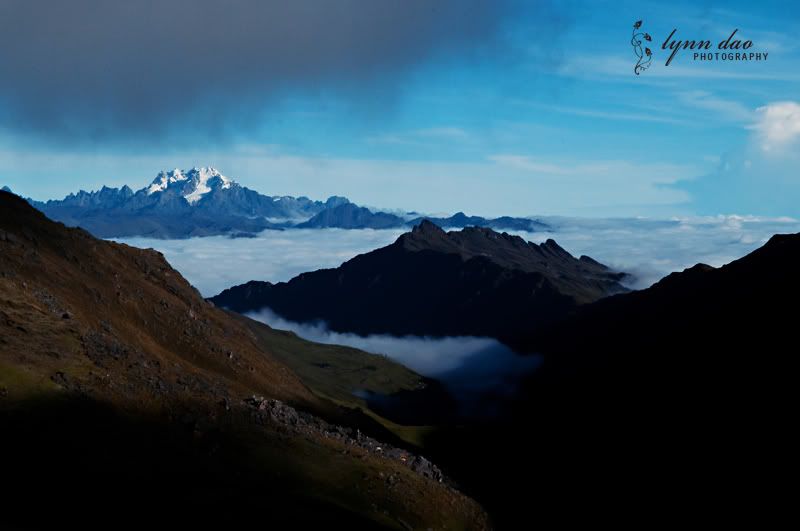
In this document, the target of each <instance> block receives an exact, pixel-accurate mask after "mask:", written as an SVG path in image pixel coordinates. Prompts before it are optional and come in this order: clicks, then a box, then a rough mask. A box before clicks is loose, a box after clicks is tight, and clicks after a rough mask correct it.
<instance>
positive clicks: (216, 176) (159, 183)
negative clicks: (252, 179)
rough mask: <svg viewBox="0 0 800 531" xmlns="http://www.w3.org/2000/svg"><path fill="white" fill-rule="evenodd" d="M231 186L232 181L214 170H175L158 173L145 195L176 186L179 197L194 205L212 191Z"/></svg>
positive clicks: (209, 168) (210, 168)
mask: <svg viewBox="0 0 800 531" xmlns="http://www.w3.org/2000/svg"><path fill="white" fill-rule="evenodd" d="M232 184H234V181H233V180H232V179H229V178H228V177H225V176H224V175H222V174H221V173H220V172H219V171H218V170H217V169H216V168H212V167H208V168H192V169H191V170H189V171H186V172H184V171H182V170H180V169H179V168H175V169H174V170H171V171H168V172H165V171H162V172H160V173H159V174H158V176H156V178H155V180H153V183H152V184H151V185H150V186H148V187H147V188H146V191H147V195H152V194H155V193H158V192H164V191H166V190H168V189H170V188H172V187H173V186H177V187H179V188H180V195H182V196H183V198H184V199H186V201H187V202H188V203H189V204H190V205H194V204H195V203H197V202H198V201H199V200H200V199H202V198H203V196H204V195H206V194H207V193H209V192H211V191H212V190H216V189H223V190H224V189H227V188H230V187H231V185H232Z"/></svg>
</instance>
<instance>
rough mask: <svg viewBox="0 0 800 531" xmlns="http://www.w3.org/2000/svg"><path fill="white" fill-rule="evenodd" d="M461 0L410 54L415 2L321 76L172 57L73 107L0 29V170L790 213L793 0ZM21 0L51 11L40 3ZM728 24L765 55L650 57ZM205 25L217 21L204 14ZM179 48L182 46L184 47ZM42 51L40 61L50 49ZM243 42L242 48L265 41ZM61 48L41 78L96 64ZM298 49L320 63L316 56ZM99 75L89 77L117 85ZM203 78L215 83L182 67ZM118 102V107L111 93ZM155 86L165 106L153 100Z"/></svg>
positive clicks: (63, 182) (59, 184)
mask: <svg viewBox="0 0 800 531" xmlns="http://www.w3.org/2000/svg"><path fill="white" fill-rule="evenodd" d="M357 3H358V2H356V4H357ZM45 4H46V3H45ZM500 4H502V3H501V2H498V3H497V5H500ZM311 5H312V7H313V5H314V3H313V2H312V3H311ZM454 5H455V7H453V6H452V5H451V6H450V7H445V6H444V3H443V7H442V10H441V11H442V13H438V12H437V13H433V14H431V13H429V12H427V11H426V12H425V14H424V16H426V17H427V16H430V17H432V18H431V20H432V21H433V22H431V23H430V24H432V26H431V27H433V28H434V30H432V31H441V30H440V29H438V28H441V27H447V20H440V19H436V18H435V17H439V16H441V17H445V19H446V17H451V18H452V17H454V16H455V17H462V16H463V17H465V18H464V20H461V19H460V18H459V19H458V20H457V21H456V22H454V23H453V25H454V26H455V25H458V24H462V25H463V32H461V33H459V31H461V30H462V26H458V28H456V29H454V30H453V34H452V35H450V36H448V37H447V39H439V40H437V39H438V38H439V35H437V34H431V35H429V36H428V37H426V39H428V40H427V41H426V42H427V43H428V45H427V47H425V48H420V49H419V50H417V51H416V52H415V53H413V54H411V53H409V54H408V55H403V52H399V51H398V49H401V50H402V46H403V39H405V38H407V39H408V40H409V42H414V36H415V34H417V33H418V32H419V31H420V30H418V29H417V28H416V27H415V26H414V24H417V23H419V22H418V19H416V18H415V19H413V21H412V23H410V26H409V31H408V35H405V34H401V33H398V34H397V42H393V43H392V47H391V48H387V49H386V50H380V53H381V54H387V56H390V57H391V59H390V60H387V61H386V64H384V63H382V62H381V61H380V60H379V59H380V58H378V60H375V61H369V60H367V59H364V60H362V61H361V62H358V63H355V62H354V63H353V64H352V65H350V64H349V63H346V64H345V67H344V68H341V69H340V71H339V72H337V73H336V75H330V73H329V72H324V75H316V74H315V75H310V74H308V73H307V72H304V73H303V75H302V76H300V75H297V73H296V72H294V71H293V70H292V69H291V68H283V66H284V63H282V62H278V63H269V64H268V66H276V65H277V66H280V72H281V75H282V76H284V78H283V79H281V80H280V82H279V83H273V82H272V81H273V80H272V79H271V78H270V83H271V84H270V85H265V84H264V83H263V80H256V81H253V80H252V79H250V78H243V81H240V82H239V81H237V79H236V74H237V72H236V71H223V74H224V75H223V77H224V79H222V81H220V79H218V77H219V76H217V75H216V74H215V70H214V69H208V70H202V71H197V72H196V74H194V73H193V71H189V73H188V74H186V73H181V75H180V76H179V77H178V79H170V78H169V75H168V73H169V68H170V67H171V66H174V65H170V64H168V63H166V64H164V65H161V67H163V68H165V69H166V70H165V71H166V72H167V74H165V73H164V71H160V72H159V74H158V75H159V77H158V78H157V81H158V86H159V87H163V88H162V89H159V90H163V91H171V92H177V93H178V94H179V95H180V94H181V93H182V91H186V94H187V95H186V98H185V99H180V97H177V99H174V100H163V101H162V100H160V99H157V98H159V97H160V96H155V97H154V96H152V92H149V91H148V90H144V89H143V90H141V91H138V92H136V93H135V94H136V97H137V99H135V100H133V99H128V100H124V101H122V100H120V101H122V102H121V103H120V101H115V100H114V99H113V97H109V98H108V99H106V98H105V97H102V96H103V93H102V92H101V93H100V96H101V97H95V98H94V100H95V101H89V103H87V102H86V101H84V100H81V99H80V96H79V95H78V96H74V97H72V96H70V95H66V96H64V97H63V106H64V107H70V106H72V107H70V108H69V109H67V110H68V111H69V112H67V111H65V110H64V109H62V108H60V107H59V105H61V104H62V100H61V99H60V96H59V97H57V98H55V103H52V102H53V101H54V98H53V97H52V96H50V97H49V98H48V105H47V106H44V107H43V108H44V109H45V110H44V111H41V112H39V113H38V114H33V113H31V112H30V111H29V110H28V107H31V108H34V107H37V106H36V105H35V104H36V101H35V100H34V101H33V104H31V101H29V100H26V99H23V96H22V95H21V93H22V91H23V90H24V91H25V93H26V94H29V93H38V91H39V89H41V92H42V94H44V95H45V96H46V95H48V93H47V90H54V89H50V88H42V86H40V85H43V84H46V83H52V82H53V80H52V79H48V78H47V77H46V76H45V77H32V76H30V75H29V74H30V72H29V71H28V70H13V69H12V68H11V67H10V66H8V65H9V64H10V63H11V62H13V61H12V60H13V54H15V53H19V54H23V55H24V54H25V53H27V50H26V49H23V48H21V46H25V45H24V44H19V43H16V44H14V45H13V46H14V47H15V48H14V49H12V50H9V49H8V43H7V42H6V43H3V42H0V45H5V46H3V47H4V48H5V49H6V52H4V53H0V74H3V77H4V78H5V79H4V84H5V85H7V86H9V88H6V89H4V90H0V185H1V184H7V185H9V186H10V187H11V188H12V189H14V190H15V191H17V192H18V193H21V194H24V195H30V196H32V197H34V198H37V199H45V198H54V197H60V196H63V195H65V194H67V193H69V192H72V191H75V190H76V189H79V188H83V189H94V188H98V187H100V186H101V185H104V184H105V185H110V186H120V185H122V184H129V185H130V186H132V187H133V188H140V187H142V186H144V185H145V184H146V183H147V182H148V181H149V180H151V179H152V178H153V177H155V174H156V173H157V172H158V171H159V170H161V169H164V168H173V167H191V166H200V165H214V166H216V167H217V168H219V169H220V170H222V171H223V173H225V174H226V175H228V176H230V177H233V178H234V179H236V180H237V181H239V182H240V183H242V184H244V185H246V186H248V187H251V188H253V189H256V190H258V191H260V192H262V193H266V194H270V195H274V194H290V195H307V196H310V197H315V198H324V197H327V196H329V195H334V194H336V195H346V196H348V197H350V198H351V199H352V200H354V201H356V202H358V203H361V204H366V205H369V206H376V207H382V208H390V209H408V210H410V209H414V210H418V211H424V212H431V213H434V212H454V211H457V210H463V211H467V212H469V213H474V214H483V215H499V214H512V215H536V214H542V215H548V214H555V215H571V216H648V217H667V216H675V215H678V216H683V215H706V214H711V215H716V214H753V215H764V216H793V217H800V201H798V200H797V199H800V178H798V175H797V171H796V168H797V167H798V164H797V163H798V162H800V160H798V158H799V156H798V153H799V152H800V150H798V146H800V91H798V88H800V41H798V39H799V38H800V37H797V36H798V35H800V31H799V30H800V6H798V4H796V3H794V2H764V1H762V2H720V3H715V2H696V1H695V2H670V3H661V2H641V1H639V2H601V1H594V2H567V3H557V4H556V3H553V4H550V3H547V2H524V3H519V2H510V3H509V4H507V5H506V4H503V6H502V8H500V7H498V8H497V9H498V10H501V9H502V12H498V13H487V12H483V11H481V12H480V13H478V14H476V15H475V17H478V15H480V17H481V20H483V19H487V18H491V20H492V23H491V24H490V25H489V24H487V25H486V26H482V25H480V24H478V23H477V22H476V21H475V20H472V19H471V18H469V15H464V14H463V13H462V14H459V12H458V11H452V12H451V11H448V9H456V10H457V9H458V3H456V4H454ZM476 5H478V4H476ZM480 5H481V6H482V7H480V9H493V8H492V7H491V5H493V4H491V3H490V4H487V5H489V6H490V7H486V6H487V5H483V4H480ZM475 9H476V13H477V11H478V10H479V8H478V7H476V8H475ZM88 13H89V11H87V16H91V15H89V14H88ZM490 14H491V15H492V17H493V18H492V17H489V15H490ZM10 15H11V19H12V20H13V15H14V14H13V13H10ZM267 15H269V13H267ZM26 16H28V17H33V18H34V19H35V18H36V17H39V16H41V17H48V16H51V15H48V14H47V12H46V10H45V8H42V9H41V11H40V12H38V13H34V14H30V13H28V14H26ZM109 16H116V15H114V14H111V15H109ZM254 16H255V15H254ZM291 16H297V15H296V14H292V15H291ZM8 17H9V13H6V17H5V18H4V22H3V24H8V23H9V22H8V21H9V18H8ZM639 19H642V20H643V21H644V24H643V27H642V29H643V30H646V31H647V32H649V33H650V34H651V35H652V36H653V42H652V49H653V53H654V60H653V65H652V66H651V67H650V69H648V70H647V71H645V72H643V73H642V74H641V75H639V76H636V75H634V74H633V66H634V64H635V56H634V54H633V49H632V47H631V45H630V37H631V29H632V24H633V22H634V21H636V20H639ZM292 20H294V19H292ZM344 20H345V22H346V20H347V19H344ZM425 20H427V19H425ZM425 20H423V22H425ZM107 22H108V21H103V20H98V21H97V23H98V24H102V23H107ZM425 23H426V24H427V23H428V22H425ZM736 28H738V30H739V31H738V35H739V36H740V38H742V39H749V40H752V42H753V46H752V49H751V50H750V51H753V52H767V53H769V56H768V59H767V60H766V61H761V62H747V63H739V62H724V61H716V62H695V61H693V60H692V52H691V51H689V50H686V51H682V52H681V53H679V54H678V56H677V57H676V58H675V59H674V61H673V62H672V64H671V65H669V66H665V65H664V62H665V60H666V58H667V55H668V53H667V52H666V51H664V50H662V49H661V42H662V41H663V39H664V38H665V37H666V36H667V35H668V34H669V33H670V32H671V31H672V29H677V32H676V35H677V36H678V38H686V39H710V40H712V41H713V42H714V43H715V45H716V42H718V41H719V40H723V39H725V38H727V36H728V35H729V34H730V32H731V31H733V29H736ZM345 29H346V28H345ZM207 31H208V33H209V38H212V37H213V35H214V28H209V29H208V30H207ZM343 31H344V30H343ZM381 35H382V34H381V33H380V32H377V31H373V32H369V31H367V32H364V33H363V34H358V35H357V36H356V37H353V39H352V40H353V42H350V41H348V42H347V46H353V47H354V48H353V49H357V50H362V49H364V48H367V49H368V48H369V47H370V46H375V47H376V48H380V44H375V43H376V42H377V41H381V40H382V39H383V37H382V36H381ZM134 36H135V34H134ZM392 37H394V35H393V36H392ZM65 38H69V37H65ZM109 38H110V39H111V41H110V44H111V48H110V49H111V50H112V52H113V50H114V41H113V39H114V37H113V36H112V37H109ZM308 38H309V39H313V38H314V36H313V35H312V34H309V35H308ZM356 38H358V39H360V40H358V41H356ZM300 42H301V44H300V45H298V44H297V42H296V41H292V42H291V43H290V44H291V45H292V46H295V47H296V46H301V48H297V49H298V50H300V49H302V53H304V54H311V53H322V52H324V50H322V51H318V50H315V49H313V46H310V48H311V49H310V50H309V49H306V47H305V46H304V45H303V44H302V41H300ZM332 42H337V43H338V42H339V41H332ZM56 44H57V43H54V45H56ZM279 44H280V43H277V44H276V43H272V42H270V43H267V44H266V45H270V46H278V45H279ZM294 49H295V48H292V47H291V46H287V48H286V50H284V52H285V56H286V57H285V60H286V61H289V62H291V58H292V53H300V52H293V50H294ZM343 50H344V52H347V51H348V50H349V48H343ZM712 51H713V50H712ZM123 52H124V53H126V54H127V53H128V51H124V50H123V51H120V53H123ZM344 52H343V53H344ZM31 53H32V52H31ZM67 53H69V52H67ZM76 53H77V52H76ZM182 53H184V54H186V55H187V60H192V57H191V56H192V52H191V48H189V49H188V50H187V51H184V52H182ZM124 57H126V58H127V59H126V61H133V60H135V58H134V59H130V58H128V57H130V56H128V55H124ZM365 57H367V56H365ZM362 59H363V58H362ZM35 60H41V61H43V64H44V66H45V69H46V68H47V63H46V62H45V58H44V56H43V55H42V56H38V55H37V56H35ZM105 60H107V58H106V57H104V58H103V61H105ZM171 60H173V61H176V62H177V61H180V60H181V57H180V56H179V55H176V56H175V57H174V58H173V59H171ZM248 60H249V61H251V62H252V61H255V62H256V63H257V62H258V60H259V55H254V56H253V58H250V59H248ZM74 61H75V59H74V58H69V62H67V63H64V64H68V65H70V69H65V68H63V64H56V65H54V66H53V67H52V68H53V71H54V72H55V73H54V76H56V80H57V76H58V75H61V76H78V75H81V74H80V73H81V72H83V70H82V68H84V67H85V68H86V69H87V71H88V72H89V73H88V74H87V75H89V76H90V75H91V71H90V69H91V68H97V64H100V63H92V64H89V65H84V64H82V63H80V62H78V63H77V67H76V66H75V63H74ZM87 61H88V59H87ZM302 61H305V62H306V63H304V64H309V65H312V66H313V67H314V68H317V69H318V70H317V71H319V72H322V70H320V67H319V64H317V63H314V62H313V58H312V59H309V58H308V57H306V56H305V55H304V56H303V58H302ZM3 62H6V63H8V64H6V65H3ZM103 64H105V63H103ZM146 64H149V63H146ZM201 66H202V65H201ZM257 66H258V65H257V64H255V65H253V66H252V68H256V67H257ZM351 67H352V69H351ZM176 68H177V66H176ZM240 68H244V69H247V68H251V63H248V64H247V65H244V66H241V67H240ZM309 68H311V67H309ZM317 71H315V72H317ZM12 73H15V74H17V77H8V76H9V75H10V74H12ZM117 75H118V76H119V75H121V74H117ZM221 75H222V74H221ZM25 76H29V77H25ZM9 79H10V81H9ZM17 79H18V80H19V81H16V80H17ZM65 79H69V78H65ZM98 79H100V82H98V83H96V84H94V85H92V86H90V87H89V89H87V90H102V88H103V87H112V88H111V89H109V90H119V89H118V88H113V84H111V85H109V83H111V82H110V81H108V80H106V79H103V78H102V77H99V78H98ZM144 79H145V80H146V81H147V79H146V77H145V78H144ZM226 79H231V81H230V83H227V82H226ZM162 82H163V85H162ZM15 83H18V87H16V86H15ZM130 83H131V82H128V83H127V85H126V86H128V85H130ZM132 83H135V79H134V81H132ZM248 83H250V84H251V85H249V88H248V85H247V84H248ZM204 84H205V85H207V86H209V87H213V90H212V89H209V90H208V91H207V92H203V91H199V92H192V90H195V89H192V90H188V89H187V88H186V87H196V86H203V85H204ZM152 86H153V82H152V81H150V82H148V87H152ZM98 87H100V88H99V89H98ZM182 87H183V88H182ZM265 87H268V88H269V90H267V89H266V88H265ZM15 90H17V92H18V93H15V92H14V91H15ZM75 90H76V91H79V90H83V88H81V87H79V88H78V89H75ZM25 97H27V96H25ZM70 98H72V99H70ZM149 98H150V99H149ZM152 98H156V99H152ZM131 101H135V108H134V109H133V110H130V112H128V111H129V109H123V110H122V111H120V109H119V108H116V107H114V106H115V105H116V106H120V105H128V106H132V105H133V104H131V103H130V102H131ZM167 105H169V106H172V107H174V108H175V109H177V110H175V112H172V111H168V112H167V111H165V112H161V111H160V110H158V109H156V108H157V107H159V106H167ZM26 106H27V107H26ZM20 109H22V110H20ZM75 109H78V110H77V111H76V110H75ZM154 109H156V110H154ZM23 111H24V112H23ZM73 111H74V112H73ZM45 112H46V113H50V114H52V115H53V116H50V115H45V114H44V113H45ZM131 115H139V116H145V117H146V118H147V119H146V120H142V121H131V118H130V116H131ZM54 116H56V117H57V118H58V120H55V119H54V118H53V117H54ZM98 116H102V117H106V116H107V117H110V118H109V119H108V121H106V122H102V125H103V127H96V128H94V129H92V130H91V131H89V129H88V127H87V128H84V127H83V124H82V122H83V121H86V122H87V123H94V121H97V123H98V124H99V123H100V122H99V121H98V118H97V117H98ZM126 120H127V121H126ZM39 122H41V123H42V124H43V125H42V126H41V127H39V126H36V124H38V123H39ZM112 122H113V123H112ZM31 123H33V124H34V125H30V124H31ZM64 123H67V124H68V125H69V127H61V126H62V125H63V124H64ZM109 123H112V125H111V126H109V125H108V124H109ZM54 124H55V125H54ZM65 131H66V133H65ZM98 131H99V133H98Z"/></svg>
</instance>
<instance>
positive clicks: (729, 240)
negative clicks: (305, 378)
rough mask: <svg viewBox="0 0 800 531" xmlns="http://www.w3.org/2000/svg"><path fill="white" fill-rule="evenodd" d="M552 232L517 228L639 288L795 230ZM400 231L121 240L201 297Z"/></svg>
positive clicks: (324, 262) (628, 227)
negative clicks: (161, 260) (155, 256)
mask: <svg viewBox="0 0 800 531" xmlns="http://www.w3.org/2000/svg"><path fill="white" fill-rule="evenodd" d="M544 221H546V222H547V223H549V224H550V225H551V226H552V227H553V230H552V232H536V233H530V232H517V233H515V234H518V235H519V236H521V237H523V238H524V239H526V240H529V241H533V242H536V243H540V242H542V241H544V240H546V239H548V238H553V239H555V240H556V241H557V242H558V243H559V244H560V245H561V246H562V247H564V248H565V249H566V250H567V251H569V252H571V253H572V254H574V255H575V256H579V255H582V254H585V255H588V256H591V257H592V258H594V259H596V260H598V261H600V262H602V263H604V264H606V265H609V266H610V267H613V268H615V269H617V270H620V271H626V272H628V273H631V274H632V275H633V280H632V281H631V287H633V288H644V287H647V286H649V285H651V284H652V283H653V282H656V281H657V280H658V279H660V278H661V277H663V276H664V275H667V274H669V273H671V272H673V271H681V270H683V269H685V268H687V267H691V266H692V265H694V264H696V263H698V262H703V263H706V264H709V265H712V266H721V265H723V264H726V263H728V262H730V261H731V260H735V259H736V258H740V257H742V256H744V255H745V254H747V253H749V252H751V251H753V250H754V249H756V248H758V247H760V246H761V245H763V244H764V243H766V241H767V240H768V239H769V238H770V236H772V235H773V234H776V233H790V232H800V221H797V220H794V219H789V218H756V217H742V216H718V217H695V218H675V219H669V220H653V219H583V218H544ZM402 232H403V230H400V229H394V230H371V229H365V230H342V229H294V230H285V231H264V232H262V233H261V234H259V235H258V236H257V237H256V238H238V239H232V238H228V237H225V236H212V237H205V238H190V239H184V240H158V239H152V238H125V239H121V240H118V241H121V242H124V243H127V244H129V245H134V246H136V247H145V248H147V247H152V248H154V249H157V250H159V251H161V252H163V253H164V255H165V256H166V258H167V260H169V262H170V263H171V264H172V266H173V267H175V268H176V269H177V270H178V271H180V272H181V273H182V274H183V276H185V277H186V278H187V279H188V280H189V281H190V282H191V283H192V284H194V286H195V287H197V288H198V289H199V290H200V292H201V293H202V294H203V295H204V296H207V297H209V296H212V295H216V294H217V293H219V292H220V291H222V290H223V289H225V288H228V287H230V286H233V285H236V284H241V283H244V282H247V281H249V280H267V281H270V282H280V281H286V280H289V279H291V278H292V277H294V276H296V275H298V274H300V273H303V272H306V271H313V270H316V269H320V268H328V267H337V266H338V265H340V264H341V263H342V262H345V261H346V260H348V259H350V258H352V257H353V256H355V255H357V254H360V253H365V252H368V251H370V250H373V249H376V248H378V247H382V246H385V245H388V244H390V243H392V242H393V241H395V240H396V239H397V237H398V236H399V235H400V234H402Z"/></svg>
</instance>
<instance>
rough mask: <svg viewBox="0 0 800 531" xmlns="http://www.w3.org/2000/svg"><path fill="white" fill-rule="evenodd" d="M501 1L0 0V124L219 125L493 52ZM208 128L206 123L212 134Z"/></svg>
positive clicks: (77, 127) (72, 128) (34, 128)
mask: <svg viewBox="0 0 800 531" xmlns="http://www.w3.org/2000/svg"><path fill="white" fill-rule="evenodd" d="M511 10H512V9H511V8H510V5H509V3H507V2H504V1H498V0H439V1H435V0H336V1H334V0H330V1H327V0H284V1H275V0H225V1H218V0H157V1H154V0H136V1H129V0H120V1H117V0H70V1H61V0H51V1H43V0H38V1H37V0H0V120H2V122H0V126H2V127H4V128H6V129H10V130H17V131H20V130H24V131H27V132H33V133H37V134H44V135H50V136H67V135H72V134H76V135H85V136H86V135H88V136H92V137H102V136H103V135H105V134H111V135H114V134H119V133H121V132H123V131H124V132H125V134H130V135H133V136H135V135H149V134H157V133H159V132H160V131H162V130H164V129H165V128H167V129H168V127H169V122H170V120H172V119H183V118H192V119H194V120H200V121H201V122H203V124H205V125H206V126H207V127H209V128H210V127H212V126H213V127H216V126H217V125H218V124H223V125H224V124H225V123H226V122H228V121H229V119H230V118H231V117H232V116H233V115H236V116H237V117H238V118H237V119H241V118H242V116H246V115H247V114H248V113H245V112H242V111H243V109H245V108H247V107H248V106H250V105H263V104H264V103H266V102H269V101H274V100H275V98H277V97H279V95H280V94H281V93H283V92H284V91H288V90H292V89H297V88H300V89H307V90H312V91H313V90H318V89H322V90H326V89H330V88H333V89H341V88H342V87H349V89H350V90H356V91H357V89H354V88H353V87H358V86H361V85H374V84H375V83H378V84H380V83H381V80H382V79H385V78H387V77H389V78H391V77H392V75H393V74H397V73H402V72H404V71H407V70H408V69H409V68H410V67H412V66H414V65H416V64H419V63H420V62H422V61H425V60H427V59H430V58H431V57H433V56H437V55H438V54H452V55H457V56H459V57H474V56H475V54H476V53H482V52H485V51H487V50H494V51H495V52H497V51H498V50H497V47H498V46H499V44H498V43H499V37H498V35H499V34H500V28H501V26H502V23H503V21H504V20H505V19H506V17H507V16H508V15H509V13H510V11H511ZM215 124H216V125H215Z"/></svg>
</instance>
